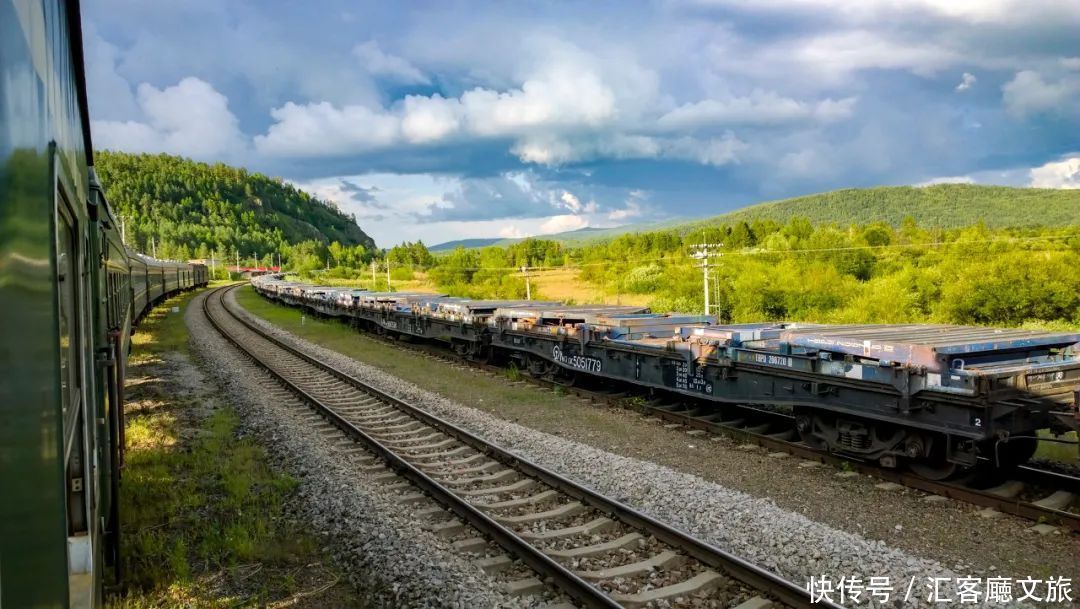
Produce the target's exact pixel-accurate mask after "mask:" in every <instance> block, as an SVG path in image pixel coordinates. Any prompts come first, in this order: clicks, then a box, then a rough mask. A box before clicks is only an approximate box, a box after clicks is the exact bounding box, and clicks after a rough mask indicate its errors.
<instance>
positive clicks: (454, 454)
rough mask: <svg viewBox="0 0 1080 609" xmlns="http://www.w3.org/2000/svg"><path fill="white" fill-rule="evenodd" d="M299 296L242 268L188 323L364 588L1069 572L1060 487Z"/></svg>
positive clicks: (382, 597)
mask: <svg viewBox="0 0 1080 609" xmlns="http://www.w3.org/2000/svg"><path fill="white" fill-rule="evenodd" d="M311 313H312V312H311V311H307V312H306V314H305V315H303V316H302V315H301V314H300V313H299V312H298V311H297V310H296V309H294V308H290V307H287V306H285V305H283V304H280V303H275V302H272V301H269V300H267V299H265V298H263V297H261V296H259V295H258V294H256V293H255V292H254V291H253V290H252V289H251V288H250V287H248V286H242V287H234V288H231V289H229V288H226V289H218V290H216V291H215V290H210V291H207V292H204V293H203V294H199V295H198V296H196V297H195V298H194V299H193V300H192V303H191V305H190V306H188V307H187V308H186V314H185V318H186V320H187V324H188V328H189V332H190V337H191V338H190V340H191V348H192V354H193V355H194V356H195V359H196V361H198V362H199V363H200V365H201V367H202V368H203V369H204V370H205V371H206V372H207V375H208V378H209V379H211V380H212V381H215V382H216V385H217V386H220V387H222V388H223V391H222V392H221V395H220V396H219V397H220V399H222V400H224V401H227V402H229V403H231V404H232V405H233V407H234V408H236V410H237V412H239V413H240V417H241V421H242V422H241V429H242V433H243V434H245V435H248V436H250V437H252V438H255V439H256V440H257V441H258V442H259V443H260V444H262V445H264V446H266V447H267V449H268V451H269V454H270V456H271V458H272V459H273V461H274V462H275V463H276V466H277V467H279V468H281V469H282V470H283V471H285V472H288V473H289V474H291V475H292V476H294V477H295V478H296V479H297V480H298V481H299V485H298V488H297V498H298V499H297V502H298V507H297V510H298V514H297V517H298V518H300V519H302V520H303V521H305V522H308V523H310V527H311V531H312V534H313V535H314V536H315V537H316V538H317V539H319V540H320V544H321V545H323V546H324V548H325V549H326V551H327V552H328V553H329V554H330V555H331V556H332V558H333V562H334V564H335V568H336V569H337V570H338V571H339V572H340V573H342V577H343V578H346V579H348V580H349V581H350V582H351V583H352V584H354V586H355V587H356V589H357V590H358V591H359V595H360V598H361V599H362V604H365V605H372V606H382V605H392V606H460V607H474V606H530V607H544V606H552V607H555V606H566V607H569V606H574V605H577V606H619V605H621V606H631V607H633V606H649V607H653V606H656V607H663V606H676V607H736V606H742V607H746V608H751V607H767V606H772V607H782V606H793V607H798V606H828V603H827V602H824V603H823V602H818V603H813V604H811V603H810V600H811V597H810V596H809V595H808V594H807V593H806V592H805V590H804V587H805V586H806V585H807V583H808V582H809V581H811V578H818V579H820V578H831V579H832V580H839V579H840V578H841V577H845V578H858V579H859V581H862V582H870V581H871V578H888V581H889V582H890V585H891V587H892V588H894V590H893V594H892V595H891V599H890V602H888V603H880V604H883V605H887V606H919V605H924V606H933V605H935V603H933V602H929V601H928V598H929V597H930V593H929V591H928V589H927V588H926V586H927V578H931V580H932V578H941V579H942V580H949V581H957V578H980V579H981V580H985V579H986V578H996V577H1000V578H1012V579H1022V578H1033V577H1034V578H1039V579H1040V580H1049V579H1054V578H1057V577H1063V578H1066V579H1074V578H1076V577H1077V576H1080V571H1078V568H1077V565H1078V564H1080V560H1078V559H1080V539H1078V535H1077V534H1076V533H1075V531H1073V530H1071V529H1070V525H1069V521H1068V518H1069V517H1070V516H1068V515H1069V514H1074V513H1075V509H1076V507H1075V504H1073V503H1067V504H1066V505H1065V506H1064V507H1063V508H1062V509H1061V510H1060V511H1061V512H1062V513H1063V514H1065V515H1066V516H1065V518H1064V519H1061V520H1059V521H1056V522H1054V523H1053V524H1051V523H1050V521H1049V519H1048V518H1046V517H1042V518H1039V517H1036V518H1034V519H1032V518H1026V517H1024V514H1023V513H1019V514H1011V513H1004V512H1007V511H1008V510H1007V509H1003V510H999V509H993V508H988V507H987V506H986V505H980V504H978V502H977V501H975V500H976V499H977V498H976V497H965V496H962V495H957V497H958V498H950V497H947V496H944V495H943V494H950V492H951V491H949V490H948V489H939V490H940V492H941V493H943V494H938V493H930V492H926V491H925V490H922V489H920V488H919V485H918V484H917V483H916V484H914V486H912V485H907V484H905V483H906V482H909V481H908V480H907V479H906V478H904V477H901V478H897V479H896V481H895V482H894V481H892V480H890V479H889V478H888V475H882V474H881V472H873V471H869V469H867V468H865V467H863V466H861V465H859V464H854V465H853V464H851V463H849V462H846V461H836V460H832V459H829V458H822V457H820V456H815V455H812V454H802V453H800V452H799V451H798V450H784V449H783V448H782V447H777V446H775V445H772V444H769V442H768V441H765V444H766V445H765V446H762V445H761V444H759V443H757V442H755V439H754V438H753V437H751V436H748V435H746V434H745V432H743V433H731V432H730V431H725V430H721V429H717V428H713V427H708V428H706V427H704V426H702V425H696V426H695V425H694V424H693V422H691V421H688V420H686V419H685V418H681V419H680V417H685V415H686V414H687V413H686V412H682V413H681V414H680V413H679V410H680V407H678V406H675V405H673V404H671V403H667V402H660V401H657V402H654V403H649V402H648V401H644V400H642V399H640V398H637V397H636V396H633V395H626V394H625V392H619V391H614V392H613V390H612V389H611V388H610V387H589V386H577V387H566V386H564V385H560V384H552V383H550V382H545V381H544V379H531V378H529V377H528V376H524V377H522V376H521V375H518V374H517V373H516V372H515V371H509V372H508V371H507V370H505V369H498V368H494V367H491V366H489V365H486V364H478V363H476V362H468V361H465V360H462V359H460V358H459V357H458V356H456V355H455V354H454V353H453V352H452V351H450V350H448V349H441V348H438V347H436V346H433V345H429V344H424V343H415V342H413V343H404V342H401V341H397V340H392V339H388V338H386V337H377V336H370V335H366V334H364V333H357V332H356V331H355V330H354V329H351V328H349V327H348V326H347V325H346V324H341V323H338V321H337V320H332V319H331V320H324V319H319V318H318V317H317V316H313V315H312V314H311ZM650 408H654V409H652V410H650ZM656 409H660V410H659V411H658V410H656ZM662 411H663V412H662ZM667 411H670V414H666V412H667ZM691 414H692V413H691ZM657 415H660V416H657ZM1064 471H1069V467H1065V468H1064ZM1013 486H1015V485H1013ZM1046 488H1049V487H1038V488H1029V489H1021V490H1019V491H1018V493H1017V495H1016V496H1015V497H1014V498H1013V499H1012V500H1004V499H1001V497H1000V495H997V496H998V498H999V500H1001V501H1003V503H1006V504H1007V503H1011V504H1012V505H1018V504H1020V503H1031V502H1035V501H1038V500H1039V499H1041V498H1042V497H1043V496H1045V495H1046V492H1045V491H1046ZM1062 492H1063V493H1064V492H1065V491H1062ZM973 501H975V502H973ZM999 507H1004V505H999ZM909 582H913V588H912V590H906V591H905V588H906V587H907V585H908V584H909ZM879 592H880V591H879ZM905 592H906V594H905ZM940 592H941V594H943V595H948V594H953V595H955V594H956V590H950V589H948V588H947V587H943V588H942V589H941V591H940ZM867 594H868V593H867ZM865 596H866V594H864V597H865ZM904 596H906V597H907V598H904ZM1074 596H1075V595H1074ZM830 598H832V600H834V601H837V602H838V603H839V604H843V605H845V606H857V605H858V603H852V602H851V600H852V599H850V598H848V599H844V600H845V601H846V602H842V603H841V602H840V600H841V599H840V597H839V596H837V595H835V594H833V595H830ZM814 600H821V599H814ZM877 600H878V601H881V600H883V598H882V597H878V598H877ZM864 602H865V601H864ZM990 604H994V603H990ZM1004 604H1008V603H1004ZM1021 604H1023V603H1021ZM864 606H865V605H864ZM937 606H941V604H940V603H937Z"/></svg>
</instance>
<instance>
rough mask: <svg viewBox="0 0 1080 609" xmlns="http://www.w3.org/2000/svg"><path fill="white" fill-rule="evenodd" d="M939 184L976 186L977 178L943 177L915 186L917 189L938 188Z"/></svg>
mask: <svg viewBox="0 0 1080 609" xmlns="http://www.w3.org/2000/svg"><path fill="white" fill-rule="evenodd" d="M938 184H975V178H973V177H971V176H942V177H939V178H930V179H929V180H926V181H925V182H919V183H918V184H915V185H914V186H916V187H924V186H936V185H938Z"/></svg>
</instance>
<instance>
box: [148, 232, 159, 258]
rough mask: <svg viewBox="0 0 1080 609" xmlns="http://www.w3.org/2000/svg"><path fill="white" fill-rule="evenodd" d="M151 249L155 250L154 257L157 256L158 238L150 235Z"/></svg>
mask: <svg viewBox="0 0 1080 609" xmlns="http://www.w3.org/2000/svg"><path fill="white" fill-rule="evenodd" d="M150 251H151V252H153V256H154V258H157V239H155V238H153V237H150Z"/></svg>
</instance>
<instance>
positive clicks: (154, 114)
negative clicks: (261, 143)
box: [93, 77, 247, 160]
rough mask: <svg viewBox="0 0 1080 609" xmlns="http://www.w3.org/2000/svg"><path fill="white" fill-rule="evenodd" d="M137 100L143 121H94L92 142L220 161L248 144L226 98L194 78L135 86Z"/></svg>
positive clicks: (116, 147) (106, 146)
mask: <svg viewBox="0 0 1080 609" xmlns="http://www.w3.org/2000/svg"><path fill="white" fill-rule="evenodd" d="M136 100H137V103H138V106H139V108H140V110H141V111H142V114H143V115H144V116H145V119H146V120H145V122H141V121H94V122H93V130H94V138H95V145H96V146H98V147H100V148H111V149H115V150H125V151H129V152H169V153H172V154H181V155H185V156H190V157H194V158H198V159H209V160H219V159H223V158H230V157H233V156H235V155H237V154H239V153H240V152H241V151H243V150H244V149H245V148H246V146H247V144H246V139H245V136H244V134H243V133H241V132H240V128H239V126H238V123H237V120H236V116H234V115H233V113H232V112H230V111H229V100H228V99H227V98H226V97H225V96H224V95H222V94H221V93H218V92H217V91H216V90H215V89H214V88H213V87H212V86H210V85H209V84H208V83H206V82H205V81H203V80H200V79H198V78H193V77H188V78H185V79H183V80H181V81H180V82H179V83H177V84H176V85H174V86H172V87H167V88H165V89H157V88H156V87H153V86H152V85H149V84H147V83H143V84H141V85H139V88H138V93H137V96H136Z"/></svg>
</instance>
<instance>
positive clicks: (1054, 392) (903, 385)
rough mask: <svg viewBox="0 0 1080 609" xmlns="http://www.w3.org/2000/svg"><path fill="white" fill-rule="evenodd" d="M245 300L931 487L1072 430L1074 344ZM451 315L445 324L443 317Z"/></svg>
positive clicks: (958, 334)
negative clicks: (620, 396)
mask: <svg viewBox="0 0 1080 609" xmlns="http://www.w3.org/2000/svg"><path fill="white" fill-rule="evenodd" d="M252 283H253V285H254V286H255V288H256V290H258V291H259V292H260V293H262V294H264V295H267V296H269V297H272V298H276V299H278V300H281V301H283V302H286V303H289V304H292V305H298V306H302V307H306V308H309V309H311V310H314V311H317V312H319V313H321V314H324V315H333V316H339V317H340V316H347V317H349V318H350V320H351V322H352V323H354V324H356V325H362V326H367V327H369V328H371V329H374V330H376V331H380V332H396V333H400V334H402V335H406V336H415V337H420V338H427V339H436V340H443V341H448V342H450V343H452V345H453V346H454V348H455V350H456V351H458V352H459V353H461V354H462V355H466V356H471V357H475V358H478V359H486V358H487V357H490V356H491V355H493V354H505V355H507V356H509V357H511V358H514V359H516V360H517V361H519V362H520V363H522V365H524V366H526V367H527V369H528V370H529V371H530V372H532V373H534V374H541V375H556V376H562V377H563V378H567V379H571V378H572V377H573V375H575V374H586V375H590V376H594V377H600V378H605V379H611V380H616V381H623V382H629V383H633V384H635V385H639V386H642V387H647V388H650V389H654V390H663V391H667V392H672V393H677V394H681V395H684V396H691V397H694V398H697V399H700V400H703V401H704V402H710V403H715V404H717V405H720V404H738V405H749V406H753V407H763V408H767V409H770V410H780V411H782V412H784V413H788V414H790V415H791V416H793V417H794V419H795V425H796V428H797V429H798V431H799V433H800V435H801V437H802V439H803V441H804V442H806V443H807V444H810V445H812V446H815V447H819V448H823V449H828V450H830V451H832V452H836V453H842V454H846V455H849V456H854V457H858V458H861V459H867V460H876V461H879V462H880V463H882V464H883V465H885V466H890V467H894V466H897V465H899V464H900V463H902V462H903V463H907V464H909V465H911V466H912V469H913V470H915V471H916V472H917V473H920V474H922V475H924V476H926V477H930V478H941V477H947V476H949V475H951V474H952V473H954V472H955V471H956V470H957V469H962V468H968V467H971V466H974V465H975V464H976V462H977V461H978V460H979V459H980V458H983V459H988V460H990V461H992V462H993V463H994V464H996V465H999V466H1008V465H1013V464H1018V463H1023V462H1025V461H1027V460H1028V459H1029V458H1030V457H1031V456H1032V454H1034V451H1035V449H1036V448H1037V444H1038V441H1037V438H1036V434H1037V432H1038V431H1039V430H1043V429H1048V430H1051V431H1052V432H1054V433H1063V432H1066V431H1070V430H1071V431H1075V430H1077V429H1080V413H1078V406H1080V333H1067V332H1063V333H1053V332H1038V331H1030V330H1012V329H997V328H979V327H964V326H945V325H925V324H904V325H818V324H803V323H772V322H770V323H757V324H717V323H716V321H715V320H714V319H712V318H711V317H705V316H700V315H677V314H660V313H649V312H648V311H647V310H646V309H643V308H640V307H613V306H606V305H563V304H558V303H542V302H536V301H470V300H468V299H459V298H447V297H444V296H440V295H426V296H418V295H415V294H408V295H404V294H398V295H396V296H395V295H394V293H379V292H367V293H361V294H362V295H361V296H359V297H357V298H356V299H352V300H349V301H348V304H346V305H344V306H343V305H341V304H339V303H337V302H334V301H332V300H325V299H305V298H303V297H302V296H296V294H302V293H303V291H304V287H302V286H301V287H299V288H298V287H297V286H298V285H299V284H293V283H290V282H284V281H282V280H280V279H278V278H257V279H254V280H253V281H252ZM446 312H450V313H452V314H448V313H446Z"/></svg>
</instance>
